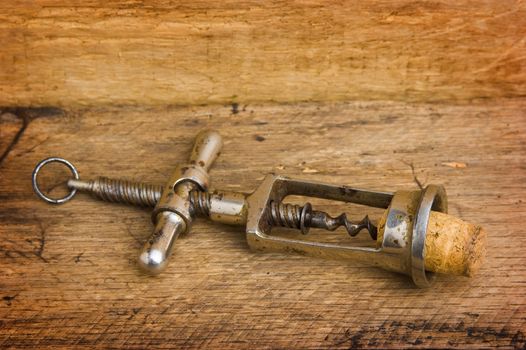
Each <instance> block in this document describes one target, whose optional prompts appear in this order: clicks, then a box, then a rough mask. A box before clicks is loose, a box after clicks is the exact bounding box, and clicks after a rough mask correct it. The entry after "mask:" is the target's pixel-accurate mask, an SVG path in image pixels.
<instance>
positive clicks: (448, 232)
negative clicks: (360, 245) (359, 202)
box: [377, 210, 486, 277]
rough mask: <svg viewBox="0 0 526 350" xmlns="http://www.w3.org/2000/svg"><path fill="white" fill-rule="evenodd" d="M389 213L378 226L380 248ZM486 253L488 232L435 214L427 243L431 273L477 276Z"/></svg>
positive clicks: (429, 226) (450, 216) (426, 260)
mask: <svg viewBox="0 0 526 350" xmlns="http://www.w3.org/2000/svg"><path fill="white" fill-rule="evenodd" d="M387 213H388V211H387V210H386V211H385V213H384V215H383V216H382V218H381V219H380V221H379V223H378V239H377V246H378V247H379V246H381V245H382V241H383V236H384V230H385V223H386V220H387ZM485 254H486V232H485V231H484V229H482V227H480V226H477V225H474V224H471V223H468V222H466V221H463V220H461V219H459V218H457V217H455V216H452V215H448V214H444V213H440V212H436V211H432V212H431V214H430V217H429V224H428V226H427V233H426V242H425V259H424V263H425V268H426V270H428V271H431V272H436V273H442V274H449V275H459V276H467V277H471V276H473V275H474V274H475V273H476V272H477V271H478V270H479V269H480V266H481V265H482V261H483V258H484V255H485Z"/></svg>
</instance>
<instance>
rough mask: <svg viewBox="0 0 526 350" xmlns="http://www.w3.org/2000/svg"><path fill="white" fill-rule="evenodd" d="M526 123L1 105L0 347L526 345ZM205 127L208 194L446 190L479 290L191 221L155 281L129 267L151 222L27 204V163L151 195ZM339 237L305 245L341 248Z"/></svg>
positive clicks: (486, 113)
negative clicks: (216, 142)
mask: <svg viewBox="0 0 526 350" xmlns="http://www.w3.org/2000/svg"><path fill="white" fill-rule="evenodd" d="M525 111H526V100H524V99H512V100H493V101H491V102H489V101H487V102H477V103H474V104H473V105H464V106H458V105H457V106H455V105H440V104H404V103H387V102H368V103H365V102H364V103H362V102H353V103H338V104H290V105H282V106H276V105H248V106H244V105H241V106H239V107H238V108H232V106H223V105H215V106H204V107H184V108H183V107H178V108H176V107H170V108H153V107H151V108H120V109H110V108H99V109H96V108H92V109H84V110H70V111H65V112H61V111H59V110H49V109H41V110H23V109H19V110H11V111H10V112H11V113H14V115H12V114H9V113H7V111H5V110H4V111H3V114H2V117H1V121H2V122H1V124H0V135H1V137H0V140H1V141H2V142H1V144H0V145H1V147H2V152H3V151H4V150H6V149H10V151H9V152H8V154H7V155H6V156H5V157H4V158H3V159H2V162H1V163H0V237H1V238H2V239H1V240H0V272H1V278H0V291H1V297H2V299H1V300H0V346H2V347H4V348H5V347H16V348H20V347H28V348H39V349H42V348H52V349H55V348H57V347H71V346H78V347H82V346H84V347H88V348H92V347H99V348H101V347H113V348H116V347H129V348H137V349H143V348H147V347H155V348H193V347H207V348H249V347H250V348H251V347H258V348H260V347H269V348H319V347H324V348H353V347H386V346H396V347H404V348H405V347H409V346H417V347H434V348H437V347H439V348H449V347H470V348H477V349H478V348H487V347H491V346H500V347H503V348H524V346H525V344H526V338H525V337H526V335H525V334H526V289H525V287H526V269H525V266H526V256H525V254H524V252H525V250H526V226H525V225H524V220H523V219H524V211H525V206H526V203H525V198H524V197H525V194H526V173H525V170H526V169H525V165H524V164H526V112H525ZM233 112H236V113H233ZM23 119H25V120H26V121H25V122H23ZM23 125H25V129H24V130H23V131H22V132H18V131H19V130H20V128H21V127H22V126H23ZM204 127H210V128H217V129H218V130H219V131H220V132H221V133H222V134H223V136H224V138H225V147H224V150H223V152H222V154H221V156H220V158H219V159H218V161H217V163H216V165H215V166H214V168H213V170H212V173H211V175H212V179H213V185H214V186H215V187H221V188H229V189H233V190H240V191H250V190H252V189H254V188H255V187H256V186H257V185H258V184H259V182H260V180H261V179H262V177H263V175H264V174H266V173H267V172H269V171H279V172H281V173H284V174H287V175H291V176H302V177H305V178H309V179H318V180H322V181H328V182H331V183H336V184H351V185H355V186H360V187H366V188H373V189H380V190H396V189H402V188H417V182H419V183H424V182H426V183H443V184H445V185H446V187H447V190H448V193H449V198H450V213H452V214H454V215H457V216H460V217H462V218H464V219H466V220H469V221H471V222H475V223H479V224H481V225H482V226H484V227H485V229H486V230H487V232H488V235H489V237H488V255H487V261H486V263H485V264H484V265H483V267H482V269H481V271H480V273H479V274H478V275H477V276H475V277H474V278H473V279H467V278H463V277H450V278H439V280H438V281H437V283H436V284H435V285H434V287H433V288H432V289H429V290H418V289H415V288H414V287H413V286H412V284H411V282H410V281H409V280H408V279H407V278H406V277H403V276H398V275H395V274H392V273H389V272H385V271H382V270H378V269H375V268H371V267H367V266H366V265H363V264H360V263H343V262H338V261H325V260H316V259H308V258H303V257H298V256H285V255H279V254H266V255H265V254H253V253H251V252H249V251H248V250H247V245H246V243H245V240H244V235H243V233H242V232H241V231H240V230H239V229H238V228H236V227H228V226H221V225H219V226H218V225H213V224H211V223H209V222H205V221H198V222H197V223H196V224H195V225H194V226H193V231H192V232H191V233H190V234H189V235H188V236H186V237H184V238H182V239H180V240H179V241H178V242H177V243H176V244H177V247H176V249H175V254H174V256H173V257H172V261H171V265H170V266H169V267H168V269H167V271H166V272H165V273H164V274H162V275H160V276H158V277H156V278H152V277H147V276H144V275H143V274H141V273H140V272H139V271H138V269H137V266H136V263H135V260H136V257H137V254H138V252H139V249H140V247H141V245H142V242H143V241H144V240H146V238H147V237H148V235H149V234H150V232H151V224H150V218H149V213H148V212H147V211H146V210H141V209H134V208H128V207H123V206H119V205H114V204H107V203H102V202H97V201H95V200H93V199H91V198H90V197H88V196H84V195H78V196H77V198H75V199H74V200H73V201H72V202H70V203H68V204H66V205H63V206H51V205H48V204H46V203H43V202H42V201H40V200H38V199H37V198H36V197H35V195H34V194H33V192H32V189H31V184H30V174H31V171H32V168H33V167H34V165H35V164H36V162H37V161H39V160H40V159H42V158H44V157H47V156H50V155H58V156H62V157H65V158H67V159H69V160H71V161H73V162H74V163H75V164H76V165H77V166H78V168H79V170H80V172H81V176H82V177H84V178H89V177H90V176H96V175H107V176H113V177H118V176H124V177H127V178H135V179H139V180H149V181H151V182H162V181H163V180H164V179H166V177H167V176H169V174H170V173H171V171H172V170H173V168H174V166H175V164H177V163H179V162H182V161H184V160H185V159H186V157H187V156H188V152H189V150H190V149H191V143H192V139H193V137H194V136H195V134H196V133H197V132H198V131H199V130H200V129H202V128H204ZM16 135H18V136H19V137H18V141H17V142H13V140H14V139H15V137H16ZM9 145H11V147H10V148H9ZM411 165H412V166H413V167H414V173H413V171H412V169H411ZM415 176H416V178H415ZM415 179H416V180H418V181H415ZM44 180H45V179H44ZM50 185H52V183H51V182H50V181H49V179H48V180H46V186H50ZM322 204H323V205H325V207H326V208H327V209H329V210H330V212H331V213H334V214H337V213H339V212H340V211H343V210H345V211H347V212H348V213H350V215H351V217H352V218H354V219H358V218H361V217H362V215H363V214H365V213H366V212H368V210H367V209H366V208H364V207H361V206H351V207H348V206H345V205H339V204H334V203H327V202H323V203H322ZM372 213H373V217H374V219H375V220H378V219H379V215H380V214H381V211H372ZM340 234H341V236H339V235H338V233H334V234H329V235H327V234H315V235H314V237H315V238H317V239H320V238H324V237H327V236H328V237H331V239H336V238H335V237H343V238H342V239H341V240H342V241H344V242H347V243H350V242H353V240H352V239H350V238H345V236H344V234H343V233H341V232H340ZM364 239H365V238H364ZM358 241H360V242H361V243H363V242H365V241H363V240H360V239H359V240H358Z"/></svg>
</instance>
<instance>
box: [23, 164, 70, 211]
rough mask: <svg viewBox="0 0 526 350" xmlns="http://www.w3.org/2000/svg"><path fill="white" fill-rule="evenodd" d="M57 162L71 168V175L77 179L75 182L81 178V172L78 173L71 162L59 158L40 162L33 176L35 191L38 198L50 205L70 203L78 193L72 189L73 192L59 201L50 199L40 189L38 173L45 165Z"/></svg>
mask: <svg viewBox="0 0 526 350" xmlns="http://www.w3.org/2000/svg"><path fill="white" fill-rule="evenodd" d="M55 162H56V163H62V164H64V165H65V166H67V167H68V168H69V170H71V173H72V174H73V177H74V178H75V180H78V179H79V178H80V177H79V172H78V171H77V168H75V166H74V165H73V164H71V163H70V162H69V161H67V160H65V159H64V158H58V157H50V158H46V159H44V160H42V161H40V162H39V163H38V164H37V166H36V167H35V170H33V175H32V182H33V190H35V193H36V194H37V196H39V197H40V198H41V199H43V200H44V201H46V202H48V203H51V204H63V203H66V202H67V201H69V200H70V199H71V198H73V196H74V195H75V194H76V193H77V189H76V188H74V189H72V190H71V192H70V193H69V194H68V195H67V196H66V197H63V198H59V199H54V198H50V197H48V196H46V195H45V194H44V193H43V192H42V191H41V190H40V188H39V187H38V183H37V177H38V173H39V172H40V170H41V169H42V167H43V166H44V165H46V164H49V163H55Z"/></svg>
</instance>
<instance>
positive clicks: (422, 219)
mask: <svg viewBox="0 0 526 350" xmlns="http://www.w3.org/2000/svg"><path fill="white" fill-rule="evenodd" d="M431 210H436V211H439V212H442V213H447V196H446V191H445V189H444V187H443V186H438V185H429V186H427V187H426V188H425V189H424V190H423V191H422V196H421V197H420V204H419V205H418V210H417V212H416V213H417V214H416V217H415V221H414V224H413V237H412V243H411V275H412V277H413V282H415V284H416V285H417V286H418V287H421V288H425V287H428V286H429V285H430V282H431V281H432V280H433V279H434V274H431V273H429V274H426V267H425V256H426V244H425V243H426V233H427V225H428V224H429V217H430V215H431ZM428 275H429V278H428Z"/></svg>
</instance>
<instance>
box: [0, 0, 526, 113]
mask: <svg viewBox="0 0 526 350" xmlns="http://www.w3.org/2000/svg"><path fill="white" fill-rule="evenodd" d="M0 46H1V48H2V49H1V50H0V67H2V68H1V69H0V106H6V105H10V106H30V105H31V106H65V107H66V108H70V107H71V106H79V105H80V106H100V105H101V104H157V105H165V104H174V103H176V104H204V103H225V102H228V101H233V102H238V103H245V102H247V101H248V102H254V101H260V102H266V101H280V102H297V101H313V100H315V101H322V102H323V101H329V100H331V101H333V100H349V99H353V100H370V99H375V100H378V99H379V100H398V101H407V100H410V101H429V100H433V101H444V100H457V101H458V100H469V99H472V98H483V97H486V98H487V97H513V96H524V95H525V92H524V81H525V80H526V68H525V66H526V3H525V2H524V1H515V0H498V1H471V0H457V1H454V2H452V1H447V0H439V1H411V0H396V1H353V2H350V1H326V0H309V1H281V0H269V1H250V0H228V1H209V0H194V1H190V2H189V1H173V0H155V1H147V2H141V1H135V0H120V1H114V0H112V1H107V0H82V1H78V0H76V1H74V0H67V1H64V0H59V1H57V0H39V1H25V0H10V1H2V2H0Z"/></svg>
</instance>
